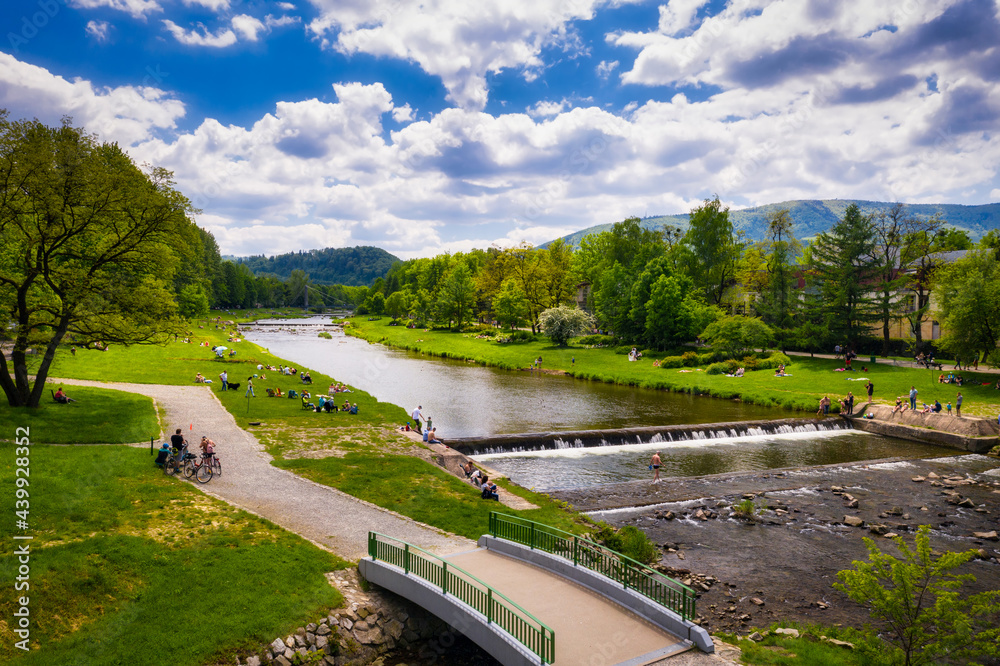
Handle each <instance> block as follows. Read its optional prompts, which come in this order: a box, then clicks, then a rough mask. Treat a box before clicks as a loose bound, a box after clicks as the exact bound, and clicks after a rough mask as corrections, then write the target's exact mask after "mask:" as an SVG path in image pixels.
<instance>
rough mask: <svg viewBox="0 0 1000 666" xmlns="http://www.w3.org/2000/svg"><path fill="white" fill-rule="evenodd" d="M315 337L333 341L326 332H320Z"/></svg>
mask: <svg viewBox="0 0 1000 666" xmlns="http://www.w3.org/2000/svg"><path fill="white" fill-rule="evenodd" d="M317 337H320V338H323V339H324V340H333V336H332V335H330V333H328V332H327V331H320V332H319V333H318V334H317Z"/></svg>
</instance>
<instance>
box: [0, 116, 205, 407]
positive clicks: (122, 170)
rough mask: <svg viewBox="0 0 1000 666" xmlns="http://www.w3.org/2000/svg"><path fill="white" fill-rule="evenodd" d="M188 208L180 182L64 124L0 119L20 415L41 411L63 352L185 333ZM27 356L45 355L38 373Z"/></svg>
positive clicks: (8, 319)
mask: <svg viewBox="0 0 1000 666" xmlns="http://www.w3.org/2000/svg"><path fill="white" fill-rule="evenodd" d="M189 211H190V205H189V203H188V201H187V199H185V198H184V197H183V196H182V195H181V194H180V193H178V192H177V191H176V190H175V189H174V188H173V182H172V180H171V174H170V173H169V172H167V171H165V170H162V169H156V168H153V169H150V170H148V171H145V172H144V171H143V170H141V169H139V168H138V167H137V166H136V165H135V164H134V163H133V162H132V160H131V159H130V158H129V156H128V155H126V154H125V153H124V152H123V151H122V150H121V149H120V148H119V147H118V146H117V145H115V144H102V143H99V142H98V141H97V140H96V139H95V138H94V137H93V136H91V135H88V134H87V133H85V132H84V131H83V130H82V129H78V128H74V127H72V126H71V124H70V121H69V120H68V119H67V120H64V121H63V123H62V124H61V125H60V126H59V127H48V126H45V125H43V124H42V123H40V122H38V121H17V122H10V121H8V120H7V117H6V114H5V113H3V114H2V115H0V312H2V313H3V320H2V321H0V326H2V329H0V342H2V343H3V345H4V346H5V347H7V348H9V350H10V360H9V361H8V360H7V358H6V356H5V355H3V354H0V386H2V387H3V390H4V393H5V395H6V397H7V401H8V402H9V403H10V405H11V406H14V407H19V406H28V407H37V406H38V402H39V399H40V397H41V395H42V392H43V390H44V388H45V378H46V377H47V376H48V373H49V368H50V366H51V363H52V360H53V359H54V358H55V354H56V350H57V348H58V346H59V344H60V343H61V342H62V341H63V339H64V338H65V337H66V336H67V335H68V334H70V335H72V336H74V341H75V342H76V343H77V344H82V345H87V344H91V343H101V344H108V343H121V344H133V343H141V342H155V341H159V340H163V339H165V338H166V336H167V335H168V334H170V333H172V332H174V331H175V330H177V327H178V326H179V320H178V319H176V318H175V315H176V308H177V306H176V302H175V300H174V294H173V292H172V288H173V284H172V281H173V276H174V273H175V269H176V267H177V265H178V258H179V257H178V255H185V254H187V253H189V252H194V251H196V252H202V248H200V247H199V248H192V247H190V245H189V244H188V241H185V240H184V239H185V238H192V237H193V238H196V237H197V235H196V234H194V235H192V234H189V233H187V232H188V231H189V227H190V225H191V222H190V221H189V220H188V218H187V215H186V214H187V212H189ZM29 349H35V350H38V351H41V359H40V361H39V362H38V365H37V367H35V368H34V373H35V379H34V381H32V380H31V379H30V378H29V375H28V362H27V355H28V351H29Z"/></svg>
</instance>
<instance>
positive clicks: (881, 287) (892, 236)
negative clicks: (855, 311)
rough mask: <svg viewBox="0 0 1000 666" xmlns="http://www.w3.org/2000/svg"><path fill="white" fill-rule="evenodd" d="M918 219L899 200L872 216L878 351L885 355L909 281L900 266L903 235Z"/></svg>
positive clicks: (902, 313)
mask: <svg viewBox="0 0 1000 666" xmlns="http://www.w3.org/2000/svg"><path fill="white" fill-rule="evenodd" d="M918 226H919V223H918V222H917V221H916V220H914V219H913V218H910V217H907V215H906V209H905V208H904V207H903V204H901V203H897V204H895V205H894V206H892V207H891V208H889V210H883V211H881V212H879V214H878V215H876V216H875V217H874V218H873V220H872V230H873V231H874V232H875V242H874V244H873V245H872V261H873V263H874V267H875V308H876V311H877V312H878V318H879V320H880V321H881V324H882V355H883V356H888V355H889V351H890V347H889V327H890V325H891V324H892V322H893V321H894V320H899V319H901V318H902V317H903V316H905V314H906V312H907V310H908V307H907V306H908V299H905V298H902V296H903V294H904V290H905V288H906V284H907V282H908V281H909V278H908V277H907V275H906V273H905V272H904V271H903V270H902V266H903V264H904V259H905V256H906V255H905V249H906V243H905V239H906V238H907V236H909V235H910V234H912V233H913V232H914V231H917V230H918Z"/></svg>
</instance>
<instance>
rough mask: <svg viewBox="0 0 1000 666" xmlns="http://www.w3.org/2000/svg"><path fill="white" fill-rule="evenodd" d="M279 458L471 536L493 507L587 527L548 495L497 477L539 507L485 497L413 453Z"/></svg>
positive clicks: (570, 527) (576, 528)
mask: <svg viewBox="0 0 1000 666" xmlns="http://www.w3.org/2000/svg"><path fill="white" fill-rule="evenodd" d="M275 464H276V465H278V466H279V467H282V468H284V469H287V470H290V471H292V472H295V473H296V474H299V475H301V476H304V477H306V478H308V479H312V480H313V481H316V482H317V483H322V484H324V485H328V486H332V487H334V488H338V489H339V490H342V491H343V492H345V493H348V494H349V495H354V496H355V497H358V498H360V499H363V500H365V501H368V502H372V503H373V504H377V505H378V506H381V507H385V508H387V509H391V510H392V511H396V512H398V513H401V514H403V515H404V516H409V517H410V518H413V519H414V520H419V521H420V522H423V523H426V524H428V525H433V526H434V527H440V528H441V529H443V530H447V531H449V532H452V533H454V534H460V535H462V536H465V537H468V538H470V539H478V538H479V537H480V536H482V535H483V534H486V533H487V531H488V528H489V514H490V511H503V512H505V513H512V514H515V515H519V516H523V517H524V518H528V519H530V520H534V521H537V522H540V523H545V524H546V525H552V526H553V527H558V528H560V529H563V530H566V531H569V532H576V533H581V532H582V531H583V529H584V524H583V523H582V522H580V521H579V519H578V517H577V516H575V515H574V514H573V513H571V512H569V511H567V510H565V509H564V508H563V507H562V506H561V505H559V504H557V503H556V502H554V501H553V500H551V499H549V498H548V497H547V496H546V495H541V494H538V493H533V492H531V491H528V490H525V489H523V488H520V487H517V486H513V485H512V484H508V483H502V484H501V483H498V485H502V486H503V490H502V491H501V492H513V493H516V494H517V495H520V496H521V497H524V498H525V499H527V500H528V501H531V502H534V503H535V504H537V505H538V506H539V508H538V509H531V510H528V511H514V510H512V509H508V508H507V507H504V506H502V505H499V504H497V503H496V502H490V501H486V500H483V499H482V498H480V496H479V489H478V488H476V487H474V486H472V485H471V484H469V483H466V482H465V481H462V480H460V479H458V478H456V477H454V476H452V475H451V474H449V473H448V472H446V471H444V470H443V469H441V468H440V467H438V466H436V465H433V464H431V463H428V462H425V461H423V460H420V459H419V458H415V457H413V456H408V455H398V454H383V453H378V452H372V451H357V452H350V453H347V454H346V455H344V456H343V457H329V458H319V459H311V458H300V459H293V460H280V461H276V462H275Z"/></svg>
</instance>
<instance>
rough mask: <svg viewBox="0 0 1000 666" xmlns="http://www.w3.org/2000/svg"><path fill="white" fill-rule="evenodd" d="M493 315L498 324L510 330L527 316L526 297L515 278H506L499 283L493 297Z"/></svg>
mask: <svg viewBox="0 0 1000 666" xmlns="http://www.w3.org/2000/svg"><path fill="white" fill-rule="evenodd" d="M493 316H494V317H495V318H496V320H497V323H498V324H500V325H501V326H504V327H506V328H509V329H511V330H513V329H514V328H515V327H516V326H519V325H520V324H522V323H523V322H524V319H525V317H527V316H528V298H527V296H525V295H524V290H523V289H521V288H520V287H519V286H518V284H517V282H516V281H515V280H513V279H510V278H508V279H506V280H504V281H503V282H502V283H501V285H500V291H499V292H498V293H497V295H496V296H494V297H493Z"/></svg>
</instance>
